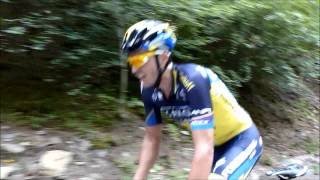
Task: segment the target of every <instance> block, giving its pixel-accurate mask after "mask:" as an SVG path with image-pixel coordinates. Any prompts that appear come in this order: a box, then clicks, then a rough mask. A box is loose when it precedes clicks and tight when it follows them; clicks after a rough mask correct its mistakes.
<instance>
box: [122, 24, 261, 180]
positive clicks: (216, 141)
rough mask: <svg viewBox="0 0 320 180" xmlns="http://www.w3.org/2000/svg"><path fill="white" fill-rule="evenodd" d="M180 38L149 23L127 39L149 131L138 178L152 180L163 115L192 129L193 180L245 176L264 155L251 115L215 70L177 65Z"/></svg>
mask: <svg viewBox="0 0 320 180" xmlns="http://www.w3.org/2000/svg"><path fill="white" fill-rule="evenodd" d="M175 43H176V37H175V34H174V31H173V28H172V27H171V26H170V25H169V24H168V23H166V22H162V21H158V20H143V21H140V22H138V23H136V24H134V25H132V26H131V27H130V28H129V29H128V30H127V32H126V33H125V35H124V38H123V43H122V47H121V48H122V50H123V52H124V53H126V54H127V56H128V63H129V65H130V66H131V70H132V73H133V74H134V75H135V76H136V77H137V78H138V79H139V80H140V83H141V94H142V100H143V102H144V106H145V112H146V120H145V124H146V130H145V135H144V139H143V143H142V148H141V152H140V157H139V166H138V169H137V170H136V173H135V176H134V179H136V180H141V179H146V178H147V175H148V173H149V170H150V168H151V167H152V165H153V164H154V162H155V160H156V157H157V155H158V151H159V144H160V134H161V128H162V125H161V124H162V118H161V112H163V113H165V114H167V115H168V116H170V117H172V118H173V119H175V120H177V121H179V122H181V123H183V122H187V123H188V124H189V125H190V129H191V132H192V140H193V144H194V156H193V160H192V162H191V170H190V173H189V179H208V178H209V175H210V178H213V179H216V178H218V177H220V178H223V179H240V178H245V177H246V176H247V175H248V174H249V172H250V171H251V169H252V168H253V166H254V165H255V163H256V162H257V161H258V159H259V157H260V156H261V153H262V139H261V137H260V134H259V131H258V130H257V128H256V126H255V125H254V123H253V122H252V120H251V118H250V116H249V114H248V113H247V112H246V111H245V110H244V109H243V108H242V107H241V106H240V105H239V104H238V103H237V101H236V99H235V98H234V96H233V95H232V94H231V93H230V91H229V90H228V89H227V87H226V86H225V84H224V83H223V82H222V81H221V80H220V79H219V77H218V76H217V75H216V74H215V73H213V72H212V71H211V70H210V69H207V68H205V67H203V66H200V65H196V64H176V63H173V62H172V61H171V52H172V50H173V48H174V46H175Z"/></svg>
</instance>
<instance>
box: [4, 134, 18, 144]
mask: <svg viewBox="0 0 320 180" xmlns="http://www.w3.org/2000/svg"><path fill="white" fill-rule="evenodd" d="M16 136H17V135H16V134H14V133H13V134H3V135H1V139H2V140H3V141H4V142H11V141H13V140H14V138H15V137H16Z"/></svg>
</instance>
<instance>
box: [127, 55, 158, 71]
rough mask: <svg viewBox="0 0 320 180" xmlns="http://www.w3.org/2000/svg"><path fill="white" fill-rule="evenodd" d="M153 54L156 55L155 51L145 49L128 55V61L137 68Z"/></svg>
mask: <svg viewBox="0 0 320 180" xmlns="http://www.w3.org/2000/svg"><path fill="white" fill-rule="evenodd" d="M154 55H156V51H147V52H144V53H140V54H137V55H133V56H129V57H128V63H129V65H130V66H132V67H134V68H137V69H138V68H140V67H141V66H143V65H144V64H145V63H146V62H148V60H149V59H150V57H152V56H154Z"/></svg>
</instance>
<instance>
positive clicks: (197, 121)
mask: <svg viewBox="0 0 320 180" xmlns="http://www.w3.org/2000/svg"><path fill="white" fill-rule="evenodd" d="M209 122H210V120H196V121H192V122H191V126H202V125H206V124H208V123H209Z"/></svg>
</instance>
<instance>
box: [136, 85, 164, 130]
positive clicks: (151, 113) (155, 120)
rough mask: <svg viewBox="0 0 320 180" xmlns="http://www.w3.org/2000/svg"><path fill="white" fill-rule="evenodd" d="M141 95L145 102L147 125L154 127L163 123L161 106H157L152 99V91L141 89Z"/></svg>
mask: <svg viewBox="0 0 320 180" xmlns="http://www.w3.org/2000/svg"><path fill="white" fill-rule="evenodd" d="M141 96H142V100H143V104H144V110H145V113H146V119H145V125H146V126H147V127H152V126H155V125H158V124H161V123H162V119H161V112H160V108H159V107H156V106H155V105H154V103H153V102H152V100H151V98H150V97H151V96H152V92H151V91H150V90H149V89H147V90H144V89H142V90H141Z"/></svg>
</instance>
